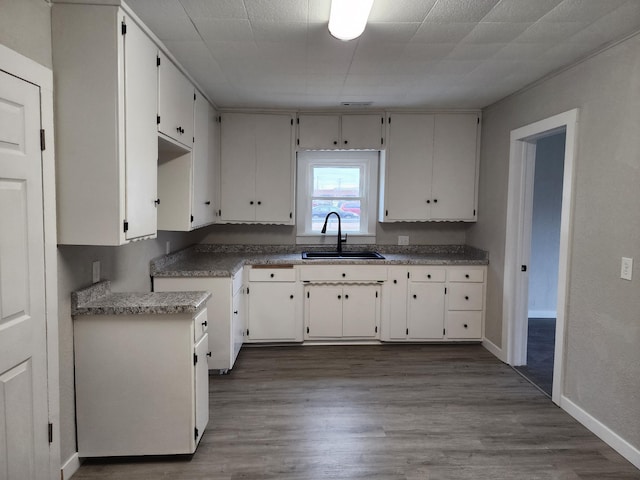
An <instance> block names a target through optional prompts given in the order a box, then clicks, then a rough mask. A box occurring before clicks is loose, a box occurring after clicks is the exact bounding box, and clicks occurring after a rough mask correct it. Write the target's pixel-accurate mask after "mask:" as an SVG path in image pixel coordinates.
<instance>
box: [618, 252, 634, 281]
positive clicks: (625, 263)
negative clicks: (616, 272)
mask: <svg viewBox="0 0 640 480" xmlns="http://www.w3.org/2000/svg"><path fill="white" fill-rule="evenodd" d="M632 277H633V258H627V257H622V265H621V266H620V278H622V279H624V280H631V278H632Z"/></svg>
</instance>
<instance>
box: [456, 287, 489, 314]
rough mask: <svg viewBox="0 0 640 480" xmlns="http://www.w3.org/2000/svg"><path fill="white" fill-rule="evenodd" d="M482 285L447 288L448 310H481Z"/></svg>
mask: <svg viewBox="0 0 640 480" xmlns="http://www.w3.org/2000/svg"><path fill="white" fill-rule="evenodd" d="M483 287H484V285H482V284H481V283H468V284H464V283H460V284H453V285H450V286H449V310H482V306H483V290H484V288H483Z"/></svg>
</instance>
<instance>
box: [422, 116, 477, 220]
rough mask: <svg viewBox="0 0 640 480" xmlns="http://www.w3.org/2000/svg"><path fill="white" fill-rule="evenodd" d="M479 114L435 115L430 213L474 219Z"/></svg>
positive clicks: (437, 216) (443, 217) (448, 217)
mask: <svg viewBox="0 0 640 480" xmlns="http://www.w3.org/2000/svg"><path fill="white" fill-rule="evenodd" d="M478 120H479V117H478V115H477V114H475V113H474V114H448V115H447V114H442V115H436V116H435V130H434V154H433V187H432V199H431V217H432V218H433V219H434V220H475V217H476V214H475V209H476V184H477V180H476V178H477V161H476V160H477V138H478V128H479V121H478Z"/></svg>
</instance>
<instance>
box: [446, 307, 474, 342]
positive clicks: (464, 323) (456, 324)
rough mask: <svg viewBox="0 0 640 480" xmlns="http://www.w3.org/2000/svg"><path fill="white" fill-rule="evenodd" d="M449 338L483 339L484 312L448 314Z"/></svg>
mask: <svg viewBox="0 0 640 480" xmlns="http://www.w3.org/2000/svg"><path fill="white" fill-rule="evenodd" d="M447 338H450V339H472V338H473V339H481V338H482V312H477V311H476V312H464V311H460V312H449V313H448V314H447Z"/></svg>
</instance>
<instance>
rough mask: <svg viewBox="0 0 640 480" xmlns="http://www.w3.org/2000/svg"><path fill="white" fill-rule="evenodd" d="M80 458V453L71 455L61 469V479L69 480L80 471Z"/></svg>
mask: <svg viewBox="0 0 640 480" xmlns="http://www.w3.org/2000/svg"><path fill="white" fill-rule="evenodd" d="M81 463H82V462H81V461H80V457H79V456H78V452H76V453H74V454H73V455H71V456H70V457H69V458H68V459H67V461H66V462H64V463H63V464H62V469H61V472H60V473H61V474H62V475H61V478H62V480H68V479H69V478H71V476H72V475H73V474H74V473H76V472H77V471H78V469H79V468H80V465H81Z"/></svg>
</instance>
